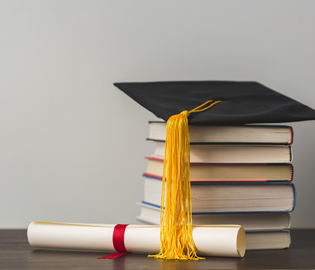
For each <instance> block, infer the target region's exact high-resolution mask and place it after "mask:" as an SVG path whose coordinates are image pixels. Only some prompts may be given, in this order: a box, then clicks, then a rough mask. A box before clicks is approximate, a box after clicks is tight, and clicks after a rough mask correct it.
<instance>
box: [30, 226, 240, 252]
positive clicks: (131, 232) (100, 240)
mask: <svg viewBox="0 0 315 270" xmlns="http://www.w3.org/2000/svg"><path fill="white" fill-rule="evenodd" d="M115 226H116V225H113V224H111V225H110V224H77V223H52V222H32V223H31V224H30V225H29V227H28V230H27V237H28V241H29V244H30V245H31V246H32V247H34V248H57V249H82V250H104V251H114V252H115V248H114V246H113V231H114V227H115ZM192 233H193V239H194V242H195V245H196V251H197V254H198V255H199V256H223V257H243V256H244V254H245V249H246V238H245V231H244V229H243V228H242V227H241V226H239V225H221V226H220V225H216V226H210V225H209V226H206V225H205V226H194V227H193V231H192ZM124 243H125V247H126V249H127V251H128V252H136V253H147V254H149V253H150V254H157V253H158V252H159V251H160V226H151V225H128V226H127V228H126V230H125V237H124Z"/></svg>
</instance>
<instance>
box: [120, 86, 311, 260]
mask: <svg viewBox="0 0 315 270" xmlns="http://www.w3.org/2000/svg"><path fill="white" fill-rule="evenodd" d="M114 85H115V86H117V87H118V88H119V89H120V90H122V91H123V92H124V93H126V94H127V95H128V96H129V97H131V98H132V99H134V100H135V101H136V102H138V103H139V104H140V105H142V106H143V107H144V108H146V109H148V110H149V111H151V112H152V113H153V114H155V115H156V116H157V117H159V118H162V119H164V120H165V121H167V128H166V140H165V159H164V170H163V171H164V172H163V182H162V192H161V197H162V199H161V237H160V238H161V250H160V253H159V254H157V255H150V256H152V257H156V258H164V259H182V260H187V259H191V260H196V259H200V257H198V256H197V255H196V251H195V245H194V242H193V239H192V218H191V194H190V171H189V168H190V142H189V129H188V123H189V125H244V124H250V123H280V122H294V121H303V120H315V110H313V109H311V108H309V107H307V106H306V105H303V104H301V103H299V102H298V101H296V100H293V99H291V98H289V97H287V96H284V95H282V94H280V93H278V92H276V91H274V90H271V89H269V88H267V87H265V86H264V85H262V84H259V83H257V82H234V81H181V82H145V83H115V84H114ZM165 179H167V181H166V180H165ZM165 191H166V192H165ZM164 194H166V195H164ZM164 206H165V211H162V210H164Z"/></svg>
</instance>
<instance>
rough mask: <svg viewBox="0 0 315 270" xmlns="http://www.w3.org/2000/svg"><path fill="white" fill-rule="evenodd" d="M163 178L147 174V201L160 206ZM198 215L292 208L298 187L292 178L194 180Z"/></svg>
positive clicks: (195, 206) (192, 193) (194, 202)
mask: <svg viewBox="0 0 315 270" xmlns="http://www.w3.org/2000/svg"><path fill="white" fill-rule="evenodd" d="M161 189H162V181H161V179H160V178H156V177H148V176H146V177H145V184H144V201H143V203H144V204H147V205H151V206H154V207H157V208H160V202H161ZM191 198H192V211H193V213H194V215H198V214H199V215H204V214H211V213H213V214H220V213H222V214H223V213H224V214H227V213H274V212H279V213H280V212H292V211H293V209H294V206H295V201H296V190H295V187H294V185H293V183H292V182H203V183H200V182H194V183H191Z"/></svg>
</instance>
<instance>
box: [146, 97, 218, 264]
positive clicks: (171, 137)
mask: <svg viewBox="0 0 315 270" xmlns="http://www.w3.org/2000/svg"><path fill="white" fill-rule="evenodd" d="M210 102H212V103H211V104H210V105H209V106H208V107H205V108H203V109H200V108H202V107H204V106H205V105H206V104H208V103H210ZM219 102H221V100H218V101H212V100H209V101H207V102H205V103H204V104H202V105H200V106H198V107H197V108H195V109H193V110H191V111H189V112H188V111H183V112H181V113H180V114H177V115H173V116H172V117H170V118H169V120H168V121H167V126H166V139H165V155H164V168H163V180H162V191H161V218H160V224H161V232H160V242H161V248H160V252H159V254H157V255H149V256H148V257H154V258H160V259H166V260H171V259H178V260H199V259H204V258H201V257H198V256H197V254H196V247H195V243H194V240H193V238H192V214H191V213H192V203H191V189H190V139H189V128H188V117H189V115H190V114H191V113H194V112H202V111H205V110H207V109H209V108H210V107H212V106H214V105H215V104H217V103H219ZM165 174H166V175H165ZM166 179H167V181H166ZM164 207H165V210H164Z"/></svg>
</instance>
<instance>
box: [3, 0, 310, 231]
mask: <svg viewBox="0 0 315 270" xmlns="http://www.w3.org/2000/svg"><path fill="white" fill-rule="evenodd" d="M314 10H315V2H314V1H303V0H302V1H288V0H285V1H279V0H272V1H268V0H267V1H265V0H264V1H250V0H248V1H247V0H239V1H147V0H141V1H138V0H136V1H82V0H76V1H69V0H68V1H67V0H66V1H65V0H62V1H60V0H59V1H58V0H57V1H34V0H29V1H14V0H13V1H12V0H10V1H5V0H1V1H0V93H1V98H0V123H1V124H0V136H1V139H0V227H1V228H26V227H27V225H28V224H29V223H30V222H32V221H34V220H38V221H56V222H58V221H59V222H61V221H64V222H86V223H87V222H95V223H96V222H97V223H136V219H135V216H136V215H138V214H139V209H138V206H136V202H138V201H141V200H142V197H143V179H142V177H141V174H142V172H143V171H144V170H145V169H146V161H145V160H144V156H147V155H150V154H151V153H152V151H153V149H154V145H153V144H152V143H150V142H147V141H146V140H145V139H146V137H147V134H148V125H147V122H148V121H149V120H157V118H156V117H155V116H153V115H152V114H151V113H149V112H147V111H146V110H145V109H143V108H141V107H140V106H139V105H137V104H136V103H135V102H134V101H132V100H130V99H129V98H128V97H127V96H125V95H124V94H123V93H121V92H120V91H119V90H118V89H116V88H115V87H114V86H113V83H114V82H126V81H160V80H253V81H259V82H261V83H263V84H265V85H266V86H269V87H270V88H273V89H275V90H277V91H279V92H282V93H283V94H285V95H288V96H290V97H292V98H295V99H297V100H299V101H301V102H302V103H305V104H307V105H309V106H310V107H313V108H315V92H314V84H315V76H314V71H315V49H314V48H315V35H314V33H315V31H314V26H315V16H314ZM289 124H290V123H289ZM292 125H293V127H294V131H295V138H294V144H293V151H294V163H293V164H294V168H295V177H294V183H295V185H296V188H297V191H298V197H297V205H296V208H295V211H294V212H293V214H292V227H294V228H302V227H303V228H311V227H312V228H314V227H315V217H314V210H315V209H314V204H315V198H314V187H315V179H314V175H315V166H314V165H315V164H314V160H315V143H314V138H315V122H314V121H309V122H304V123H294V124H292Z"/></svg>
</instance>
